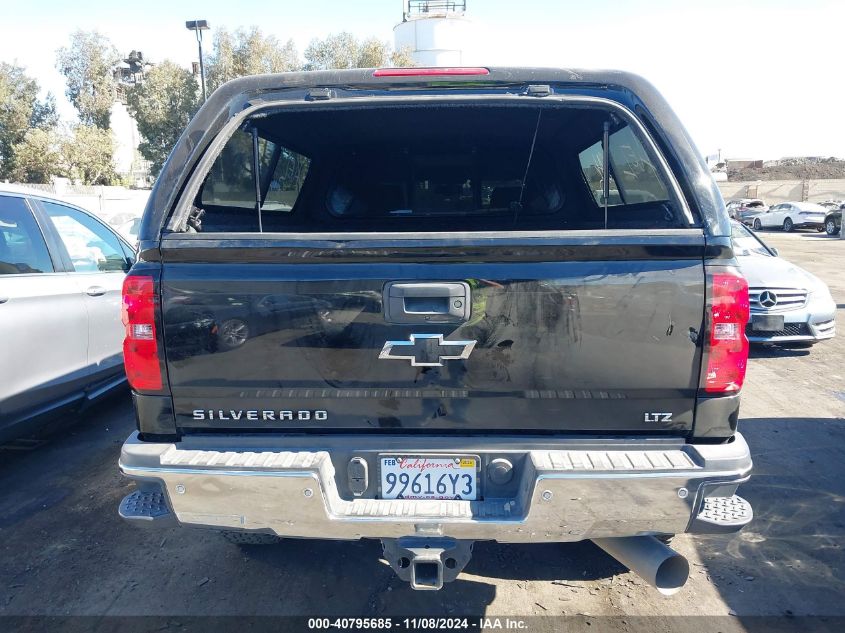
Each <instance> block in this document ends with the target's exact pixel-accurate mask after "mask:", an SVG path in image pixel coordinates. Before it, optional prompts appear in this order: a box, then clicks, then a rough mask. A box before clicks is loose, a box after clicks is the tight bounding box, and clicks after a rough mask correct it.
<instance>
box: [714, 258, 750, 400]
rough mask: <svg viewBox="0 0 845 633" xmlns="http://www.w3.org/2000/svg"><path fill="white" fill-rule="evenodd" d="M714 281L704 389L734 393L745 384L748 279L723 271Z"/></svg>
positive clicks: (715, 276)
mask: <svg viewBox="0 0 845 633" xmlns="http://www.w3.org/2000/svg"><path fill="white" fill-rule="evenodd" d="M709 279H710V281H711V284H712V303H711V307H710V337H709V339H708V341H709V344H708V347H707V350H706V354H707V356H706V358H707V373H706V374H705V376H704V391H706V392H707V393H732V392H737V391H739V390H740V388H741V387H742V383H743V381H744V380H745V368H746V366H747V364H748V338H747V337H746V336H745V326H746V324H747V323H748V317H749V306H748V282H746V281H745V278H744V277H742V276H740V275H739V274H738V273H728V272H720V273H716V274H714V275H711V276H710V277H709Z"/></svg>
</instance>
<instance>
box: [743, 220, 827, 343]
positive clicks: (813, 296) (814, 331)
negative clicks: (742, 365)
mask: <svg viewBox="0 0 845 633" xmlns="http://www.w3.org/2000/svg"><path fill="white" fill-rule="evenodd" d="M731 224H732V226H733V233H732V238H733V249H734V255H736V258H737V261H738V262H739V269H740V271H741V272H742V274H743V275H745V278H746V279H747V280H748V294H749V298H750V301H751V319H750V320H749V322H748V326H747V330H746V334H747V336H748V340H749V341H751V342H752V343H787V344H798V345H812V344H814V343H817V342H819V341H821V340H824V339H828V338H833V336H834V335H835V334H836V322H835V315H836V303H835V302H834V301H833V297H831V295H830V290H829V289H828V287H827V285H826V284H825V283H824V282H823V281H822V280H821V279H819V278H818V277H816V276H815V275H813V274H812V273H809V272H807V271H806V270H804V269H803V268H799V267H798V266H796V265H795V264H792V263H790V262H788V261H786V260H785V259H781V258H780V257H778V255H777V251H776V250H775V249H773V248H771V247H769V246H767V245H766V244H765V243H764V242H763V241H762V240H761V239H760V238H758V237H757V236H756V235H755V234H754V233H753V232H752V231H750V230H748V228H746V227H744V226H743V225H742V224H740V223H739V222H732V223H731Z"/></svg>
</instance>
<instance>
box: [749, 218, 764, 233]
mask: <svg viewBox="0 0 845 633" xmlns="http://www.w3.org/2000/svg"><path fill="white" fill-rule="evenodd" d="M751 226H752V228H753V229H754V230H755V231H759V230H760V229H762V228H763V225H762V224H760V220H754V224H752V225H751Z"/></svg>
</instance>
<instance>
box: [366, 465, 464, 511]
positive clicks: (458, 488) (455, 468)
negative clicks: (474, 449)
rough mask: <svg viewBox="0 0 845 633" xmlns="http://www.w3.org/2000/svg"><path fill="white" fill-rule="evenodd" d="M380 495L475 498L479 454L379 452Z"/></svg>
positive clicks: (421, 497) (410, 497) (384, 497)
mask: <svg viewBox="0 0 845 633" xmlns="http://www.w3.org/2000/svg"><path fill="white" fill-rule="evenodd" d="M379 459H380V466H381V468H380V471H381V498H382V499H464V500H469V501H474V500H475V499H477V498H478V458H477V457H466V456H458V455H455V456H446V457H441V456H437V457H428V456H419V455H389V456H388V455H382V456H380V458H379Z"/></svg>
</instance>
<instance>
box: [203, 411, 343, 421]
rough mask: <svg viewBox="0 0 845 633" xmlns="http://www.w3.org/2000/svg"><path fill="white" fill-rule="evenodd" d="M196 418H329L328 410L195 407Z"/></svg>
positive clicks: (252, 419)
mask: <svg viewBox="0 0 845 633" xmlns="http://www.w3.org/2000/svg"><path fill="white" fill-rule="evenodd" d="M192 414H193V419H194V420H240V419H241V418H242V417H243V418H244V419H245V420H247V421H251V422H254V421H257V420H263V421H277V420H278V421H280V422H284V421H293V420H298V421H301V422H304V421H308V420H315V421H317V422H324V421H325V420H327V419H328V417H329V414H328V412H327V411H308V410H303V411H280V410H275V411H267V410H264V411H257V410H247V411H245V410H234V409H229V410H226V411H224V410H222V409H194V410H193V412H192Z"/></svg>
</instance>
